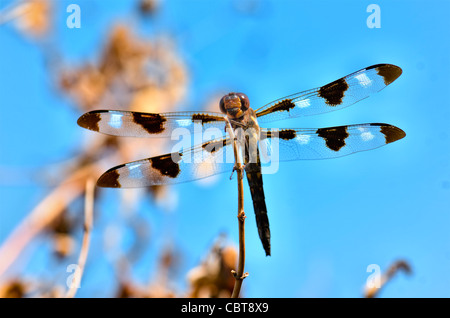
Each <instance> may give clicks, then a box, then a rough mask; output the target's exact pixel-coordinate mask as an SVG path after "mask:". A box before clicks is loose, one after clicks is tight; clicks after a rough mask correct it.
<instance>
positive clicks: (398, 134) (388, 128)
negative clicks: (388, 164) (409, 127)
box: [371, 124, 406, 144]
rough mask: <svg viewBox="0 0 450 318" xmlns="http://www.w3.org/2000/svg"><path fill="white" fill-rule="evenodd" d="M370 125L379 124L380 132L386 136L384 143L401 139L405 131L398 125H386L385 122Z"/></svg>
mask: <svg viewBox="0 0 450 318" xmlns="http://www.w3.org/2000/svg"><path fill="white" fill-rule="evenodd" d="M371 125H372V126H380V132H381V133H382V134H383V135H384V137H385V138H386V143H387V144H389V143H391V142H394V141H397V140H399V139H402V138H404V137H405V136H406V133H405V132H404V131H403V130H401V129H400V128H398V127H395V126H392V125H387V124H371Z"/></svg>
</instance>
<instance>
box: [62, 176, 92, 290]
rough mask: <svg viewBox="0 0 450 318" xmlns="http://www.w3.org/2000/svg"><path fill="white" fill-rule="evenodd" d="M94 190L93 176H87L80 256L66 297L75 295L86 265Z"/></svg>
mask: <svg viewBox="0 0 450 318" xmlns="http://www.w3.org/2000/svg"><path fill="white" fill-rule="evenodd" d="M94 190H95V181H94V179H93V178H89V179H88V180H87V181H86V197H85V202H84V229H83V230H84V234H83V243H82V245H81V251H80V256H79V257H78V268H77V269H76V272H75V275H74V279H73V281H72V285H71V286H70V287H69V289H68V290H67V293H66V298H73V297H75V294H76V292H77V290H78V287H79V286H80V282H81V277H82V276H83V272H84V267H85V265H86V259H87V256H88V252H89V244H90V240H91V230H92V223H93V215H94Z"/></svg>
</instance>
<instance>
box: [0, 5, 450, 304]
mask: <svg viewBox="0 0 450 318" xmlns="http://www.w3.org/2000/svg"><path fill="white" fill-rule="evenodd" d="M10 2H11V1H6V0H1V1H0V9H1V8H2V7H5V6H7V5H8V4H9V3H10ZM60 2H61V3H63V4H65V3H67V5H68V4H70V3H77V4H79V5H80V8H81V17H82V22H81V23H82V27H81V29H79V30H74V29H68V28H67V27H66V26H65V19H66V17H67V13H66V12H65V6H64V5H62V6H61V10H60V11H61V12H60V13H59V16H60V18H58V19H57V24H56V27H57V28H58V32H57V34H58V45H59V46H60V48H61V49H62V51H63V53H64V54H65V56H66V57H67V58H68V59H69V60H72V61H73V62H74V64H76V63H82V62H83V61H85V60H86V59H94V58H96V57H97V55H98V43H99V41H103V40H104V39H105V37H106V35H107V34H108V31H109V30H110V28H111V26H112V25H113V24H114V23H116V22H117V21H124V22H128V23H136V24H137V25H139V29H138V33H139V36H141V37H149V38H152V37H154V36H155V35H157V34H161V33H164V34H170V35H171V36H172V37H173V38H174V43H175V44H176V50H177V51H178V52H179V53H180V54H181V56H182V58H183V59H184V61H185V63H186V64H187V66H188V69H189V72H190V86H189V90H188V96H187V99H186V101H185V103H183V104H181V105H180V109H186V110H197V109H199V106H198V105H203V104H204V102H205V101H206V100H207V98H208V97H209V96H211V95H212V94H215V93H217V92H218V91H220V92H222V91H223V92H228V91H241V92H245V93H246V94H247V95H248V96H249V98H250V100H251V104H252V106H253V107H254V108H258V107H259V106H262V105H264V104H266V103H267V102H270V101H272V100H274V99H277V98H280V97H283V96H285V95H289V94H293V93H296V92H299V91H302V90H306V89H310V88H314V87H318V86H321V85H323V84H326V83H329V82H331V81H333V80H336V79H338V78H340V77H342V76H344V75H347V74H349V73H352V72H354V71H357V70H359V69H361V68H364V67H367V66H370V65H373V64H378V63H391V64H395V65H398V66H400V67H401V68H402V69H403V74H402V76H401V77H400V78H399V79H398V80H397V81H395V82H394V83H393V84H392V85H390V86H389V87H388V88H386V89H385V90H383V91H382V92H380V93H379V94H376V95H374V96H372V97H370V98H369V99H366V100H364V101H362V102H360V103H357V104H355V105H353V106H352V107H350V108H346V109H344V110H341V111H338V112H332V113H328V114H323V115H319V116H313V117H307V118H300V119H293V120H289V121H283V122H279V123H274V125H273V126H274V127H275V126H278V125H279V126H280V127H292V128H300V127H305V128H307V127H327V126H337V125H344V124H357V123H368V122H382V123H389V124H392V125H395V126H398V127H400V128H402V129H403V130H404V131H405V132H406V134H407V135H406V138H404V139H403V140H400V141H398V142H396V143H393V144H390V145H388V146H386V147H382V148H379V149H376V150H373V151H369V152H363V153H357V154H355V155H352V156H347V157H343V158H339V159H333V160H317V161H297V162H289V163H284V164H282V165H281V166H280V170H279V172H278V173H277V174H274V175H267V176H265V177H264V186H265V192H266V203H267V206H268V211H269V218H270V225H271V232H272V256H271V257H265V256H264V251H263V249H262V246H261V243H260V242H259V238H258V235H257V230H256V225H255V221H254V217H253V207H252V203H251V200H250V192H249V190H248V189H247V184H245V187H246V189H245V191H246V192H245V198H246V204H245V209H246V214H247V216H248V218H247V223H246V243H247V257H246V271H248V272H249V273H250V276H249V277H248V278H247V279H246V280H245V282H244V287H243V292H244V295H245V296H246V297H360V296H361V295H362V287H363V285H364V283H365V281H366V279H367V277H368V275H369V274H370V273H367V272H366V269H367V266H369V265H370V264H378V265H379V266H380V267H381V269H382V271H384V270H386V269H387V267H388V266H389V265H390V264H391V263H392V262H393V261H395V260H397V259H405V260H407V261H408V262H409V263H410V264H411V266H412V270H413V274H412V275H411V276H405V275H403V274H400V275H398V276H397V277H396V278H395V279H394V280H393V281H392V282H390V283H389V285H388V286H386V288H385V289H384V290H383V291H382V293H381V294H380V296H382V297H449V296H450V234H449V233H450V232H449V226H450V171H449V162H450V133H449V131H448V127H450V101H449V99H448V94H447V93H448V91H449V87H450V80H449V78H450V77H449V76H448V74H449V73H450V42H449V38H450V20H449V18H448V14H449V12H450V2H449V1H444V0H442V1H376V2H375V3H376V4H378V5H379V6H380V8H381V28H379V29H370V28H368V27H367V25H366V19H367V17H368V16H369V14H370V13H367V12H366V8H367V6H368V5H369V4H371V3H374V2H372V1H331V0H330V1H322V0H321V1H289V0H281V1H261V2H260V1H256V0H255V1H242V2H239V1H206V0H205V1H200V0H196V1H181V0H174V1H170V0H167V1H162V3H161V8H160V12H159V14H158V15H157V16H156V18H155V19H154V20H153V21H152V22H146V23H142V24H138V23H137V22H136V20H133V19H137V16H136V15H133V12H134V11H135V7H136V2H135V1H119V0H115V1H94V0H84V1H75V0H73V1H60ZM247 5H254V6H255V7H254V9H253V11H252V13H251V14H249V13H246V11H245V10H243V9H239V6H243V7H244V8H245V6H247ZM0 45H1V49H0V81H1V85H0V96H1V102H0V109H1V116H0V154H1V155H0V167H1V170H0V173H1V174H0V178H1V179H0V197H1V205H0V244H1V243H2V242H3V241H4V240H5V239H6V237H7V236H8V235H9V233H11V231H12V230H13V228H14V227H15V226H16V225H17V224H19V223H20V221H21V220H22V219H23V217H24V216H26V215H27V213H28V212H29V211H30V210H31V209H32V208H33V207H34V206H35V205H36V204H37V203H38V202H39V200H40V199H42V197H43V196H44V195H45V194H46V193H48V191H49V190H50V189H49V188H46V187H42V185H39V184H35V183H33V182H29V181H27V180H28V179H27V177H26V172H27V171H30V170H33V169H34V168H37V167H40V166H42V165H45V166H47V165H50V164H52V163H55V162H58V161H60V160H64V159H68V158H70V156H71V154H72V153H74V152H76V151H77V148H78V147H81V144H82V143H83V138H88V136H89V134H88V133H86V132H84V131H83V130H82V129H81V128H79V127H78V126H77V125H76V120H77V118H78V117H79V115H81V114H80V113H77V112H76V111H75V109H74V108H71V107H70V101H68V100H67V99H66V98H63V97H62V96H60V95H58V94H55V91H54V90H53V89H52V87H51V85H50V79H49V78H48V74H47V73H46V67H45V64H44V61H43V57H42V55H41V53H40V50H39V48H37V47H36V46H35V45H34V44H33V43H32V42H30V41H27V40H26V39H24V38H23V37H20V36H18V34H17V31H16V30H15V29H14V28H12V27H11V26H10V25H3V26H0ZM136 159H138V158H136ZM118 164H119V163H118ZM8 171H9V172H8ZM228 176H229V175H228V174H226V175H223V176H221V179H220V182H217V183H215V184H213V185H212V186H211V187H205V186H203V185H201V184H198V183H195V182H194V183H186V184H181V185H176V186H174V191H176V193H177V196H178V204H179V205H178V207H177V208H176V210H175V211H174V212H173V213H169V214H167V213H162V212H161V211H158V208H157V207H154V206H151V205H150V204H148V203H144V208H143V210H145V215H146V218H148V219H149V220H150V222H151V223H152V224H153V227H152V239H153V240H154V242H155V243H154V244H163V243H164V237H165V235H167V232H169V233H170V234H171V236H172V238H173V240H174V241H175V242H176V244H177V245H179V246H180V247H181V249H182V252H183V255H184V260H183V266H182V271H183V273H185V272H187V271H188V270H189V269H190V268H192V267H193V266H195V265H196V264H198V262H199V261H200V259H201V257H202V256H203V255H204V254H205V253H206V251H207V250H208V248H209V247H210V246H211V244H212V242H213V240H214V238H215V237H216V236H217V235H218V234H219V233H220V232H226V233H227V234H228V237H229V239H230V240H231V241H232V242H234V243H235V244H237V237H238V233H237V222H236V219H235V214H236V207H237V202H236V191H237V190H236V183H235V182H236V181H235V180H233V181H229V180H228ZM116 191H135V190H114V189H109V190H107V192H106V195H105V197H106V198H110V199H114V197H115V193H116ZM145 204H147V205H145ZM105 206H108V203H105ZM100 209H101V208H100ZM105 210H106V209H105ZM99 237H100V234H98V235H96V234H95V232H94V236H93V240H94V241H93V242H94V243H93V244H96V243H95V239H96V238H99ZM147 256H148V259H145V260H144V261H142V268H141V269H139V268H138V270H137V271H136V275H137V276H138V277H139V275H142V277H145V278H147V277H148V273H149V266H150V267H151V266H155V265H149V264H153V263H152V262H151V260H152V259H153V258H154V257H155V253H153V252H151V251H150V252H149V253H148V255H147ZM43 257H44V256H43V254H42V255H41V254H40V253H39V252H36V253H35V254H34V255H33V258H32V260H31V262H29V264H28V265H27V266H26V268H25V269H24V270H26V271H29V272H31V273H32V272H33V271H34V272H36V271H38V269H36V268H41V267H42V266H44V265H42V264H45V260H43ZM89 264H92V266H91V267H89ZM150 272H151V270H150ZM110 273H111V269H110V268H108V265H107V262H106V261H103V262H102V261H100V260H99V256H93V259H88V267H87V271H86V275H85V277H84V279H85V280H86V285H82V288H81V289H80V291H79V292H78V295H79V296H89V297H90V296H112V295H111V294H110V293H109V292H108V286H114V284H115V282H114V278H113V277H111V275H109V274H110ZM58 275H59V277H60V278H61V279H62V281H64V280H65V276H64V275H66V273H64V272H63V273H60V274H58ZM182 276H183V275H182ZM179 285H180V287H181V288H182V287H183V286H185V281H184V279H183V278H180V280H179ZM83 287H84V288H83Z"/></svg>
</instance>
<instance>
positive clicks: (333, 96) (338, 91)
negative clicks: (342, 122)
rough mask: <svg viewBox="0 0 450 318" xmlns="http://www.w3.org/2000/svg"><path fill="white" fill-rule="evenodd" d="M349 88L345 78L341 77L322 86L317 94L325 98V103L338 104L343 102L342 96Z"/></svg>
mask: <svg viewBox="0 0 450 318" xmlns="http://www.w3.org/2000/svg"><path fill="white" fill-rule="evenodd" d="M347 89H348V84H347V82H346V81H345V79H344V78H341V79H338V80H336V81H334V82H332V83H330V84H327V85H324V86H322V87H321V88H320V89H319V92H318V93H317V94H318V96H319V97H322V98H323V99H325V103H326V104H327V105H329V106H337V105H340V104H342V98H343V97H344V94H345V91H346V90H347Z"/></svg>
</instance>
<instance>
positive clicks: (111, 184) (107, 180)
mask: <svg viewBox="0 0 450 318" xmlns="http://www.w3.org/2000/svg"><path fill="white" fill-rule="evenodd" d="M123 166H125V165H121V166H118V167H114V168H112V169H109V170H108V171H106V172H105V173H104V174H102V175H101V177H100V178H98V180H97V185H98V186H99V187H103V188H120V187H121V185H120V182H119V177H120V173H119V172H118V171H117V169H119V168H121V167H123Z"/></svg>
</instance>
